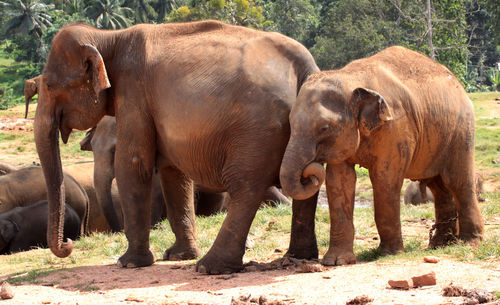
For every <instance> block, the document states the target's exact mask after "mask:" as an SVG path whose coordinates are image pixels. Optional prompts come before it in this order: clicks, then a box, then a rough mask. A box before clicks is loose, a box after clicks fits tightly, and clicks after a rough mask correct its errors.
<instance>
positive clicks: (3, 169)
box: [0, 162, 18, 175]
mask: <svg viewBox="0 0 500 305" xmlns="http://www.w3.org/2000/svg"><path fill="white" fill-rule="evenodd" d="M17 170H18V168H17V167H15V166H12V165H10V164H7V163H3V162H0V175H5V174H8V173H11V172H15V171H17Z"/></svg>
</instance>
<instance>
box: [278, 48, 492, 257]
mask: <svg viewBox="0 0 500 305" xmlns="http://www.w3.org/2000/svg"><path fill="white" fill-rule="evenodd" d="M290 126H291V136H290V141H289V143H288V146H287V148H286V152H285V155H284V157H283V162H282V165H281V173H280V178H281V183H282V186H283V190H284V191H285V193H288V194H289V195H291V196H292V197H293V198H295V199H304V198H308V197H310V196H312V195H313V194H315V193H316V192H317V190H318V188H319V186H320V184H321V182H322V181H323V179H324V178H325V176H326V190H327V195H328V203H329V207H330V217H331V232H330V248H329V249H328V252H327V253H326V254H325V256H324V258H323V263H324V264H326V265H340V264H346V263H354V262H355V260H356V257H355V255H354V252H353V240H354V225H353V208H354V193H355V184H356V173H355V170H354V165H355V164H359V165H360V166H362V167H365V168H367V169H368V171H369V175H370V180H371V183H372V185H373V197H374V207H375V223H376V225H377V230H378V233H379V235H380V247H379V249H380V251H381V253H383V254H386V253H399V252H402V251H403V250H404V248H403V239H402V236H401V223H400V194H401V193H400V192H401V187H402V184H403V180H404V178H410V179H413V180H421V181H425V183H426V185H428V186H429V188H430V189H431V191H432V193H433V195H434V198H435V199H436V203H435V210H436V227H437V229H436V234H435V235H434V236H433V237H432V239H431V240H430V246H431V247H437V246H444V245H446V244H447V243H448V242H450V241H451V240H454V238H455V236H456V235H457V234H458V237H459V238H460V239H461V240H463V241H465V242H468V243H472V244H477V243H479V242H480V240H481V239H482V235H483V220H482V217H481V213H480V210H479V207H478V204H477V200H476V194H475V186H474V112H473V107H472V103H471V101H470V100H469V98H468V97H467V94H466V92H465V90H464V89H463V87H462V86H461V85H460V82H459V81H458V80H457V79H456V78H455V77H454V76H453V74H452V73H451V72H450V71H449V70H448V69H447V68H445V67H444V66H442V65H440V64H438V63H435V62H433V61H432V60H430V59H429V58H427V57H425V56H423V55H421V54H419V53H417V52H414V51H411V50H408V49H405V48H403V47H391V48H388V49H386V50H383V51H381V52H380V53H378V54H376V55H374V56H372V57H369V58H365V59H360V60H356V61H353V62H352V63H350V64H348V65H347V66H345V67H344V68H342V69H340V70H333V71H325V72H319V73H315V74H313V75H311V76H310V78H309V79H308V80H307V81H306V83H305V84H304V85H303V86H302V88H301V90H300V93H299V95H298V97H297V102H296V103H295V104H294V105H293V107H292V110H291V113H290ZM322 163H327V167H326V172H325V169H324V167H323V165H322ZM455 199H456V201H455ZM310 208H311V209H312V207H310ZM310 215H314V214H310ZM304 221H306V220H305V219H304ZM313 221H314V218H313V217H309V219H308V220H307V221H306V222H307V223H312V222H313ZM457 222H458V227H457ZM458 228H459V229H458ZM311 238H312V237H311Z"/></svg>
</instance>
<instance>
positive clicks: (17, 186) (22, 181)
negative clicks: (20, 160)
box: [0, 166, 88, 230]
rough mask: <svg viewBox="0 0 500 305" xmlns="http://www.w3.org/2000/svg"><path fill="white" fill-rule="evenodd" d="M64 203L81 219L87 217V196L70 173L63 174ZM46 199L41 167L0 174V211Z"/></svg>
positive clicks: (3, 211)
mask: <svg viewBox="0 0 500 305" xmlns="http://www.w3.org/2000/svg"><path fill="white" fill-rule="evenodd" d="M64 190H65V197H66V203H68V205H70V206H71V207H72V208H73V209H74V210H75V212H76V213H77V215H78V217H79V218H80V219H83V220H84V221H82V230H83V229H84V228H83V226H84V224H85V220H86V219H87V218H86V217H87V213H88V197H87V193H86V192H85V190H84V189H83V188H82V186H81V185H80V184H79V183H78V182H77V181H76V180H75V179H74V178H73V177H72V176H70V175H68V174H64ZM46 199H47V188H46V185H45V179H44V176H43V171H42V168H41V167H36V166H32V167H24V168H21V169H19V170H15V171H12V172H10V173H8V174H6V175H3V176H0V213H5V212H7V211H10V210H12V209H14V208H16V207H23V206H28V205H31V204H33V203H35V202H38V201H40V200H46Z"/></svg>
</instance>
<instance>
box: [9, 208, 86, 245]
mask: <svg viewBox="0 0 500 305" xmlns="http://www.w3.org/2000/svg"><path fill="white" fill-rule="evenodd" d="M48 210H49V205H48V202H47V200H43V201H39V202H36V203H34V204H32V205H29V206H25V207H17V208H14V209H12V210H10V211H8V212H5V213H2V214H0V254H10V253H14V252H19V251H28V250H31V249H33V248H35V247H44V248H45V247H47V215H48ZM80 227H81V222H80V217H78V215H77V214H76V212H75V210H73V208H72V207H71V206H70V205H66V209H65V212H64V237H65V238H70V239H72V240H76V239H77V238H78V237H80Z"/></svg>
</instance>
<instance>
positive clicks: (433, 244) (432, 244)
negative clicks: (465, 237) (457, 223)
mask: <svg viewBox="0 0 500 305" xmlns="http://www.w3.org/2000/svg"><path fill="white" fill-rule="evenodd" d="M432 231H433V230H432V229H431V231H430V232H429V249H436V248H443V247H446V246H448V245H450V244H453V243H456V242H457V234H456V233H455V232H456V230H454V228H451V227H449V228H446V229H442V228H441V229H438V230H437V231H436V233H435V234H434V235H433V234H432Z"/></svg>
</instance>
